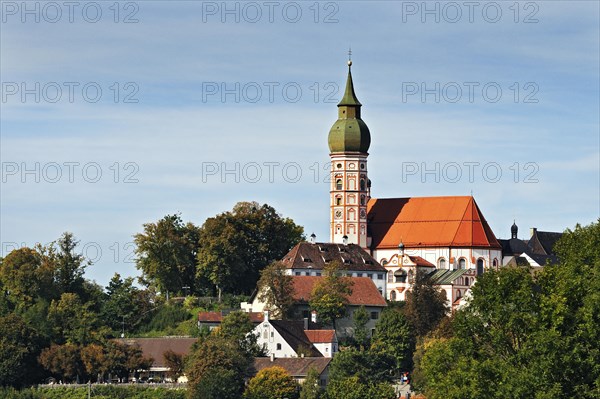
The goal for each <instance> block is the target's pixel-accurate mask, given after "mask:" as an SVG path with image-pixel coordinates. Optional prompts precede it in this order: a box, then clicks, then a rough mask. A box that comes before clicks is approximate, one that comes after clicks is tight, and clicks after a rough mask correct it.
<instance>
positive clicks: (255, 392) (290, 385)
mask: <svg viewBox="0 0 600 399" xmlns="http://www.w3.org/2000/svg"><path fill="white" fill-rule="evenodd" d="M244 398H245V399H281V398H287V399H297V398H298V384H297V383H296V380H294V378H293V377H292V376H290V375H289V374H288V372H287V371H285V369H284V368H282V367H278V366H273V367H268V368H265V369H262V370H261V371H259V372H258V373H257V374H256V375H255V376H254V377H253V378H252V379H251V380H250V382H249V383H248V387H247V388H246V392H244Z"/></svg>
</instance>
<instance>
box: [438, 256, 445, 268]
mask: <svg viewBox="0 0 600 399" xmlns="http://www.w3.org/2000/svg"><path fill="white" fill-rule="evenodd" d="M445 268H446V259H445V258H440V259H438V269H445Z"/></svg>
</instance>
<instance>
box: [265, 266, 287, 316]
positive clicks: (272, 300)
mask: <svg viewBox="0 0 600 399" xmlns="http://www.w3.org/2000/svg"><path fill="white" fill-rule="evenodd" d="M286 271H287V269H286V266H285V265H284V264H283V263H282V262H280V261H275V262H272V263H271V264H269V266H267V267H265V268H264V269H263V270H262V271H261V272H260V280H258V286H257V290H258V292H259V294H258V300H259V301H261V302H263V303H264V304H265V309H266V310H268V311H269V312H271V317H272V318H273V319H280V318H284V317H286V316H288V314H289V312H290V309H291V308H292V305H293V304H294V284H293V278H292V276H291V275H288V274H287V273H286Z"/></svg>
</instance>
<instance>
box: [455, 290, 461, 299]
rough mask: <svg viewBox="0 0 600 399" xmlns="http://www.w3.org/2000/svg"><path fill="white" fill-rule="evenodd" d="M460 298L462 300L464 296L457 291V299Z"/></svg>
mask: <svg viewBox="0 0 600 399" xmlns="http://www.w3.org/2000/svg"><path fill="white" fill-rule="evenodd" d="M458 298H462V294H461V293H460V290H456V299H458Z"/></svg>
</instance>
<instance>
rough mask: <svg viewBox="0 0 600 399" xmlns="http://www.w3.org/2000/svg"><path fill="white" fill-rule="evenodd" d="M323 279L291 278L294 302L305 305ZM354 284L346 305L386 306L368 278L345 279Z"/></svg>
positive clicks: (309, 277)
mask: <svg viewBox="0 0 600 399" xmlns="http://www.w3.org/2000/svg"><path fill="white" fill-rule="evenodd" d="M323 278H325V277H317V276H292V279H293V280H292V281H293V283H294V300H295V301H296V302H301V303H307V302H308V301H310V297H311V293H312V290H313V288H314V286H315V284H316V283H317V281H319V279H323ZM346 278H348V279H351V280H352V281H353V282H354V285H353V286H352V294H350V296H349V298H348V303H349V304H350V305H354V306H361V305H364V306H387V303H386V302H385V299H383V297H382V296H381V294H380V293H379V291H378V290H377V287H376V286H375V283H373V281H372V280H371V279H370V278H368V277H346Z"/></svg>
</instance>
